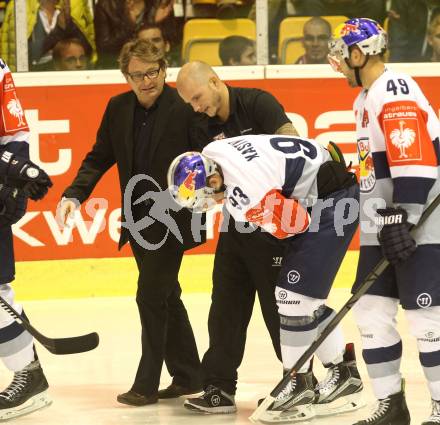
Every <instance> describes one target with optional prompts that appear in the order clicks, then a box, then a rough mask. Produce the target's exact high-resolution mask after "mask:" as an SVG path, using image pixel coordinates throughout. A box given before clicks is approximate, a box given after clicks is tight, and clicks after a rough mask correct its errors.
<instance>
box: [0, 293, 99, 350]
mask: <svg viewBox="0 0 440 425" xmlns="http://www.w3.org/2000/svg"><path fill="white" fill-rule="evenodd" d="M0 306H1V307H2V308H3V310H5V311H6V313H8V314H9V315H10V316H11V317H12V318H13V319H14V320H16V321H17V322H18V323H19V324H20V325H21V326H22V327H23V328H24V329H25V330H26V331H28V332H29V333H30V334H31V335H32V336H33V337H34V338H35V339H36V340H37V341H38V342H39V343H40V344H41V345H43V347H45V348H46V349H47V350H48V351H50V352H51V353H52V354H75V353H83V352H85V351H90V350H93V349H94V348H96V347H97V346H98V344H99V336H98V334H97V333H96V332H92V333H90V334H87V335H81V336H75V337H70V338H48V337H47V336H44V335H43V334H41V333H40V332H39V331H37V330H36V329H35V328H34V327H33V326H32V325H31V324H30V323H29V321H28V320H27V319H26V318H25V317H23V316H22V315H21V314H19V313H18V312H17V311H16V310H14V308H13V307H12V306H11V305H10V304H9V303H8V302H7V301H6V300H5V299H4V298H3V297H1V296H0Z"/></svg>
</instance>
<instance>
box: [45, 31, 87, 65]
mask: <svg viewBox="0 0 440 425" xmlns="http://www.w3.org/2000/svg"><path fill="white" fill-rule="evenodd" d="M52 57H53V67H54V70H55V71H78V70H85V69H89V68H90V57H89V55H87V52H86V48H85V47H84V45H83V44H82V43H81V40H79V39H78V38H67V39H65V40H60V41H59V42H58V43H57V44H56V45H55V47H54V48H53V51H52Z"/></svg>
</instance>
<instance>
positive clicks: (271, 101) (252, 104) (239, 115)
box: [208, 86, 290, 140]
mask: <svg viewBox="0 0 440 425" xmlns="http://www.w3.org/2000/svg"><path fill="white" fill-rule="evenodd" d="M228 91H229V108H230V114H229V117H228V119H227V120H226V121H225V122H222V121H220V120H219V119H218V118H217V117H213V118H209V120H208V135H209V138H210V139H211V140H217V139H224V138H227V137H236V136H241V135H243V134H274V133H275V132H276V131H277V130H278V129H279V128H280V127H281V126H282V125H284V124H286V123H289V122H290V120H289V118H287V115H286V113H285V112H284V108H283V107H282V106H281V104H280V103H279V102H278V101H277V100H276V99H275V97H274V96H272V95H271V94H270V93H268V92H265V91H263V90H259V89H251V88H239V87H229V86H228Z"/></svg>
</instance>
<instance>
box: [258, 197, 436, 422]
mask: <svg viewBox="0 0 440 425" xmlns="http://www.w3.org/2000/svg"><path fill="white" fill-rule="evenodd" d="M439 204H440V195H438V196H437V197H436V198H435V199H434V200H433V201H432V202H431V204H430V205H429V207H428V208H426V210H425V211H424V212H423V214H422V216H421V217H420V220H419V222H418V223H417V225H415V226H412V228H411V234H412V235H413V234H414V232H415V231H416V230H417V229H418V228H419V227H420V226H421V225H422V224H423V223H424V222H425V221H426V220H427V219H428V217H429V216H430V215H431V213H432V212H433V211H434V210H435V209H436V208H437V207H438V205H439ZM388 265H389V262H388V260H387V259H386V258H382V260H380V261H379V262H378V263H377V264H376V266H375V267H374V268H373V270H371V272H370V273H369V274H368V276H367V277H366V278H365V279H364V280H363V282H362V283H361V284H360V285H359V287H358V289H357V291H356V292H355V293H354V294H353V295H352V296H351V298H350V299H349V300H348V301H347V302H346V303H345V304H344V306H343V307H342V308H341V310H339V312H338V313H337V314H336V315H335V317H333V319H332V320H330V322H329V323H328V324H327V326H326V327H325V328H324V329H323V331H322V332H321V334H320V335H319V336H318V337H317V338H316V339H315V340H314V341H313V342H312V344H311V345H310V347H309V348H308V349H307V350H306V351H305V352H304V354H303V355H302V356H301V357H300V358H299V359H298V361H297V362H296V363H295V365H294V366H293V367H292V369H290V371H289V373H287V374H286V375H284V378H283V379H282V380H281V381H280V382H279V383H278V384H277V386H276V387H275V388H274V389H273V390H272V391H271V392H270V394H269V395H268V396H266V398H265V399H264V400H263V402H262V403H261V404H260V405H259V406H258V407H257V408H256V409H255V410H254V412H253V413H252V415H251V416H250V417H249V419H250V421H251V422H257V421H258V420H259V419H260V418H261V415H262V414H263V413H264V412H265V411H266V410H267V409H268V407H269V406H270V405H271V404H272V403H273V402H274V400H275V399H276V397H278V395H279V394H280V393H281V390H282V389H283V388H284V387H285V386H286V385H287V384H288V383H289V380H290V379H292V378H293V377H294V376H295V374H296V373H297V371H298V370H299V369H301V367H302V366H304V364H305V363H306V362H307V360H308V359H309V358H310V357H311V356H312V355H313V354H314V353H315V351H316V350H317V349H318V347H319V346H320V345H321V344H322V342H323V341H324V340H325V339H326V338H327V337H328V336H329V335H330V334H331V333H332V332H333V330H334V329H335V328H336V326H338V325H339V323H340V321H341V320H342V319H343V318H344V317H345V316H346V315H347V313H348V312H349V311H350V310H351V308H352V307H353V305H354V304H355V303H356V302H357V301H358V300H359V298H360V297H361V296H362V295H364V294H365V293H366V292H367V291H368V289H369V288H370V287H371V285H372V284H373V283H374V282H375V281H376V279H377V278H378V277H379V276H380V275H381V274H382V273H383V272H384V271H385V269H386V268H387V267H388Z"/></svg>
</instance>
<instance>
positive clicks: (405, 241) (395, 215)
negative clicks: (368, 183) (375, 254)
mask: <svg viewBox="0 0 440 425" xmlns="http://www.w3.org/2000/svg"><path fill="white" fill-rule="evenodd" d="M377 213H378V214H379V217H377V218H376V224H377V225H378V226H379V228H380V227H382V226H383V227H382V229H381V230H380V231H379V233H378V235H377V238H378V239H379V243H380V246H381V248H382V253H383V255H384V257H385V258H386V259H387V260H388V261H389V262H390V264H392V265H396V264H398V263H400V262H402V261H405V260H407V259H408V258H409V257H410V256H411V255H412V254H413V253H414V251H415V250H416V248H417V245H416V242H415V240H414V238H413V237H412V236H411V234H410V233H409V229H410V224H409V223H408V213H407V212H406V211H405V210H404V209H403V208H383V209H378V210H377Z"/></svg>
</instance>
